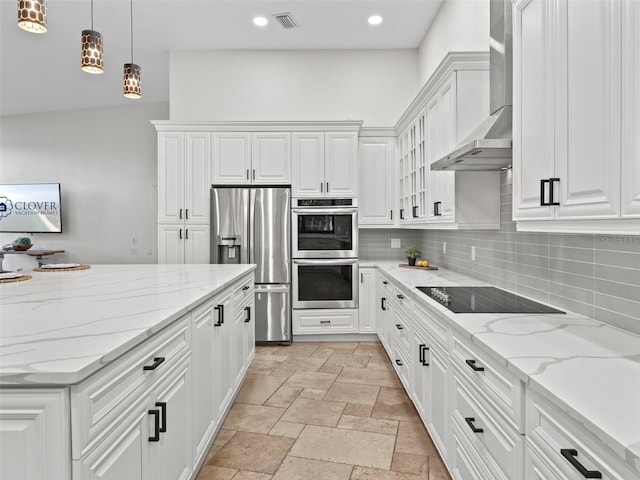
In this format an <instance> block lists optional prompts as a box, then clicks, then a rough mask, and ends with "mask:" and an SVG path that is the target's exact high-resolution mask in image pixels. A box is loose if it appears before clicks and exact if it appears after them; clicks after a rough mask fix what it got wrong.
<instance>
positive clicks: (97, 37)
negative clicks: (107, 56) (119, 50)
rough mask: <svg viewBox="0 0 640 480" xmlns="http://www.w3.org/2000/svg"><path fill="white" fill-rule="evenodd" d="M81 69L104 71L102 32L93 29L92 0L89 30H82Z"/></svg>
mask: <svg viewBox="0 0 640 480" xmlns="http://www.w3.org/2000/svg"><path fill="white" fill-rule="evenodd" d="M82 70H83V71H85V72H87V73H102V72H104V49H103V45H102V34H101V33H100V32H97V31H95V30H94V29H93V0H91V30H83V31H82Z"/></svg>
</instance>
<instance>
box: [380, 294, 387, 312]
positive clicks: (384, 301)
mask: <svg viewBox="0 0 640 480" xmlns="http://www.w3.org/2000/svg"><path fill="white" fill-rule="evenodd" d="M380 308H381V309H382V310H386V309H387V299H386V298H384V297H382V298H380Z"/></svg>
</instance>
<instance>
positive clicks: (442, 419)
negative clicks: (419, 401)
mask: <svg viewBox="0 0 640 480" xmlns="http://www.w3.org/2000/svg"><path fill="white" fill-rule="evenodd" d="M429 343H430V348H429V355H427V361H428V363H429V369H430V370H429V390H428V392H427V397H426V402H427V407H428V410H427V418H428V422H429V423H428V427H429V432H430V434H431V438H432V439H433V441H434V443H435V444H436V446H437V447H438V449H439V451H440V453H441V454H442V455H443V456H446V454H447V444H446V441H447V438H449V428H450V419H451V411H450V408H449V407H450V402H449V382H448V378H449V357H448V354H447V353H446V352H445V351H441V350H440V349H439V348H438V347H437V346H436V345H435V343H434V342H433V340H431V339H429Z"/></svg>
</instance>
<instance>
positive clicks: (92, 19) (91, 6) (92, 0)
mask: <svg viewBox="0 0 640 480" xmlns="http://www.w3.org/2000/svg"><path fill="white" fill-rule="evenodd" d="M91 30H93V0H91Z"/></svg>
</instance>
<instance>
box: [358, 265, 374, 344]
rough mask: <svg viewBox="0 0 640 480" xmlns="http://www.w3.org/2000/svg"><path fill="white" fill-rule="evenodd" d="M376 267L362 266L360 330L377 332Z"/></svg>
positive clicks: (359, 304)
mask: <svg viewBox="0 0 640 480" xmlns="http://www.w3.org/2000/svg"><path fill="white" fill-rule="evenodd" d="M375 275H376V272H375V269H373V268H360V292H359V293H360V297H359V303H358V325H359V328H358V331H359V332H360V333H376V318H375V317H376V310H375V306H376V304H375V301H374V297H375V278H376V277H375Z"/></svg>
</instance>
